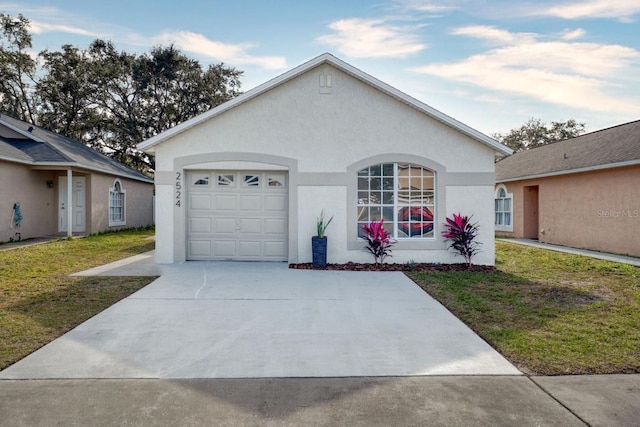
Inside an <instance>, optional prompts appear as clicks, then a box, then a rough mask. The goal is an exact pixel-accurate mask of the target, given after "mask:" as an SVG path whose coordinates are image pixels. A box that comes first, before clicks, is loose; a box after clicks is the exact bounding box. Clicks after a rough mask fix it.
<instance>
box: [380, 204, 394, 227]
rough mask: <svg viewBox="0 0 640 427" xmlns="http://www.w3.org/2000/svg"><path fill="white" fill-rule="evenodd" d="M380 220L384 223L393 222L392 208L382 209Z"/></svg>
mask: <svg viewBox="0 0 640 427" xmlns="http://www.w3.org/2000/svg"><path fill="white" fill-rule="evenodd" d="M382 218H383V219H384V221H385V223H391V222H393V208H392V207H384V208H382ZM385 225H386V224H385Z"/></svg>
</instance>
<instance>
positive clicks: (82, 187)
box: [58, 176, 87, 232]
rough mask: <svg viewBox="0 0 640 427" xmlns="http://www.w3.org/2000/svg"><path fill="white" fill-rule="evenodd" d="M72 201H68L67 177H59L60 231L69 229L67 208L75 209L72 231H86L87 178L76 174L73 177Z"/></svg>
mask: <svg viewBox="0 0 640 427" xmlns="http://www.w3.org/2000/svg"><path fill="white" fill-rule="evenodd" d="M72 182H73V189H72V201H71V204H70V205H69V203H67V177H66V176H61V177H59V178H58V218H59V219H58V231H59V232H64V231H68V230H69V229H68V226H67V209H72V210H73V215H72V218H73V224H72V226H71V231H72V232H84V231H85V230H86V216H87V214H86V203H87V201H86V200H87V197H86V178H85V177H84V176H74V177H73V178H72Z"/></svg>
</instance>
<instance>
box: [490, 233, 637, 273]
mask: <svg viewBox="0 0 640 427" xmlns="http://www.w3.org/2000/svg"><path fill="white" fill-rule="evenodd" d="M496 240H499V241H501V242H511V243H517V244H519V245H525V246H533V247H535V248H540V249H548V250H550V251H556V252H564V253H568V254H574V255H582V256H586V257H590V258H596V259H602V260H605V261H612V262H620V263H622V264H629V265H635V266H636V267H640V258H635V257H630V256H624V255H616V254H610V253H606V252H598V251H590V250H588V249H578V248H570V247H568V246H560V245H552V244H550V243H542V242H539V241H538V240H533V239H496Z"/></svg>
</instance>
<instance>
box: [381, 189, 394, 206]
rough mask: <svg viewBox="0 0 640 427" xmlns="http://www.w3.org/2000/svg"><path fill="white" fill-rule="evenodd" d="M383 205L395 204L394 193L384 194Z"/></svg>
mask: <svg viewBox="0 0 640 427" xmlns="http://www.w3.org/2000/svg"><path fill="white" fill-rule="evenodd" d="M382 204H384V205H392V204H393V191H384V192H383V193H382Z"/></svg>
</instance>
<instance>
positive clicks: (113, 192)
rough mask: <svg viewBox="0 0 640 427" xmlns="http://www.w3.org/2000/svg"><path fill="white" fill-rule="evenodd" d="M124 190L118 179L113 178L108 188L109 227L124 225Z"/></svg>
mask: <svg viewBox="0 0 640 427" xmlns="http://www.w3.org/2000/svg"><path fill="white" fill-rule="evenodd" d="M125 202H126V191H125V190H123V189H122V184H121V183H120V180H117V179H116V180H115V182H114V183H113V188H110V189H109V227H115V226H118V225H125V224H126V221H125V206H126V203H125Z"/></svg>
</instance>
